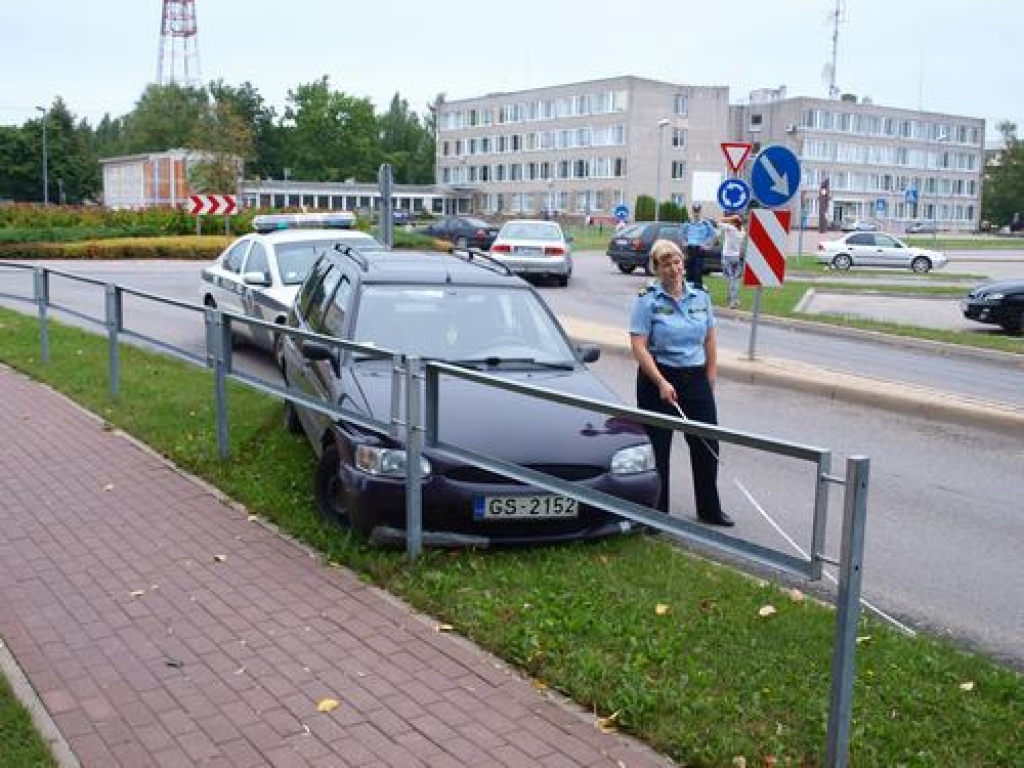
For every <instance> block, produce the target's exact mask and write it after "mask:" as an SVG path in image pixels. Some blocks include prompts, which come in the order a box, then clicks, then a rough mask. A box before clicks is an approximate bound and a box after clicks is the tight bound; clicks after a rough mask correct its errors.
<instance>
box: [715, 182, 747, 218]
mask: <svg viewBox="0 0 1024 768" xmlns="http://www.w3.org/2000/svg"><path fill="white" fill-rule="evenodd" d="M718 204H719V205H720V206H722V210H723V211H742V210H743V209H744V208H746V207H747V206H748V205H749V204H750V187H748V186H747V182H745V181H744V180H743V179H726V180H725V181H723V182H722V183H721V184H720V185H719V187H718Z"/></svg>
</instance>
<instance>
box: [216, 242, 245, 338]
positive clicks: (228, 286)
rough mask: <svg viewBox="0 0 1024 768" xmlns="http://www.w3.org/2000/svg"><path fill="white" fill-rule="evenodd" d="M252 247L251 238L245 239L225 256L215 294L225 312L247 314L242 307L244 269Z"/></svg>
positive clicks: (232, 247)
mask: <svg viewBox="0 0 1024 768" xmlns="http://www.w3.org/2000/svg"><path fill="white" fill-rule="evenodd" d="M251 245H252V239H251V238H243V239H241V240H239V241H238V242H237V243H235V244H234V245H233V246H231V249H230V250H229V251H228V252H227V253H226V254H224V259H223V261H222V262H221V271H220V274H219V275H218V276H217V287H216V289H215V292H214V296H215V298H216V299H217V306H218V307H220V308H221V309H223V310H226V311H229V312H235V313H237V314H244V313H245V310H244V309H243V307H242V293H243V289H244V287H245V286H244V284H243V283H242V269H243V267H244V266H245V257H246V255H247V254H248V253H249V247H250V246H251ZM238 330H242V329H241V328H240V329H238Z"/></svg>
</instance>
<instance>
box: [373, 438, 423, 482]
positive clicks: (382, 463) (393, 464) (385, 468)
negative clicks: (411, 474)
mask: <svg viewBox="0 0 1024 768" xmlns="http://www.w3.org/2000/svg"><path fill="white" fill-rule="evenodd" d="M405 467H406V454H405V451H404V450H402V449H400V448H381V447H380V446H377V445H358V446H356V468H357V469H359V470H361V471H363V472H365V473H366V474H368V475H379V476H382V477H397V478H404V477H405ZM420 474H421V475H422V476H423V477H426V476H427V475H429V474H430V462H429V461H427V459H426V457H424V456H420Z"/></svg>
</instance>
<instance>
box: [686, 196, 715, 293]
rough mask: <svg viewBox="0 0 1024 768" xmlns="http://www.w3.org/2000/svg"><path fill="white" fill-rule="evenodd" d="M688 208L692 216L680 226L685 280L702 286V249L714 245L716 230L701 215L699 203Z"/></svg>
mask: <svg viewBox="0 0 1024 768" xmlns="http://www.w3.org/2000/svg"><path fill="white" fill-rule="evenodd" d="M690 210H691V212H692V214H693V216H692V218H691V219H690V221H688V222H686V223H685V224H683V227H682V234H683V241H684V242H685V243H686V282H688V283H691V284H692V285H694V286H695V287H697V288H703V287H704V249H705V248H710V247H711V246H712V245H714V242H715V238H716V237H718V230H717V229H715V225H714V224H712V223H711V222H710V221H709V220H708V219H705V218H703V217H702V216H701V208H700V203H694V204H693V207H692V208H691V209H690Z"/></svg>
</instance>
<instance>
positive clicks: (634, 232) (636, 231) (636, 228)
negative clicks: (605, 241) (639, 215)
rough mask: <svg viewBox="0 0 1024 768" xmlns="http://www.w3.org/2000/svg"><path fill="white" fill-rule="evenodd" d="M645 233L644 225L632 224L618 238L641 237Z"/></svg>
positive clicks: (617, 235)
mask: <svg viewBox="0 0 1024 768" xmlns="http://www.w3.org/2000/svg"><path fill="white" fill-rule="evenodd" d="M643 231H644V225H643V224H630V225H629V226H628V227H625V228H623V229H622V230H621V231H620V232H619V233H618V234H616V235H615V236H616V237H639V236H640V234H641V233H642V232H643Z"/></svg>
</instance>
